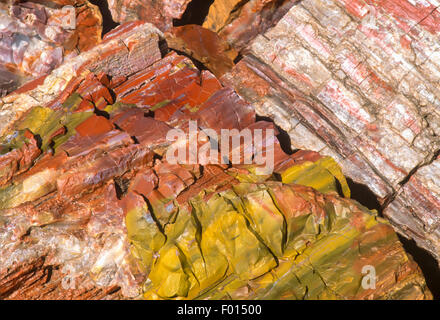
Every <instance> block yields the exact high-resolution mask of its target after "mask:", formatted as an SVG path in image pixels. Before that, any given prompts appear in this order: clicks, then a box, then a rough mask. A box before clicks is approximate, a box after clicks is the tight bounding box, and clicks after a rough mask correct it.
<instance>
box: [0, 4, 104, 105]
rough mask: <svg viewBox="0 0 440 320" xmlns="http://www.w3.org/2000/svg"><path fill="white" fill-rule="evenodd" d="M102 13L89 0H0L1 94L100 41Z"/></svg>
mask: <svg viewBox="0 0 440 320" xmlns="http://www.w3.org/2000/svg"><path fill="white" fill-rule="evenodd" d="M101 30H102V17H101V13H100V12H99V9H98V8H97V7H96V6H94V5H92V4H90V3H89V2H88V1H86V0H64V1H63V0H53V1H42V4H40V3H34V2H23V3H13V4H11V5H9V6H8V5H7V4H5V3H0V97H1V96H4V95H5V94H7V93H9V92H11V91H13V90H14V89H16V88H18V87H19V86H21V85H22V84H23V83H25V82H27V81H29V80H32V79H36V78H40V81H42V77H44V76H45V75H47V74H48V73H50V71H52V70H53V69H55V68H56V67H58V66H60V65H61V63H62V62H63V61H65V60H68V59H69V58H71V57H74V56H76V55H77V54H78V53H79V52H81V51H86V50H88V49H90V48H91V47H93V46H94V45H95V44H97V43H99V42H100V41H101Z"/></svg>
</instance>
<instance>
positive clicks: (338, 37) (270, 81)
mask: <svg viewBox="0 0 440 320" xmlns="http://www.w3.org/2000/svg"><path fill="white" fill-rule="evenodd" d="M437 6H438V4H437ZM439 26H440V11H439V9H437V7H436V2H435V1H417V2H412V1H404V0H394V1H345V0H335V1H325V0H304V1H301V2H299V3H296V4H295V5H294V6H293V7H292V8H291V9H290V11H289V12H288V13H287V14H286V15H285V16H284V17H283V18H282V19H281V20H280V21H279V23H278V24H277V25H276V26H275V27H274V28H272V29H270V30H269V31H267V32H266V33H265V34H264V35H259V36H257V38H255V39H254V40H253V41H252V42H251V43H250V44H248V46H247V47H246V49H245V54H244V57H243V59H242V60H241V61H240V62H239V63H238V64H237V65H236V66H235V67H234V70H232V71H231V72H230V73H229V74H227V75H225V76H224V77H223V82H224V83H226V84H229V85H232V86H234V88H235V89H236V90H237V92H238V93H239V94H240V95H241V96H242V97H244V98H245V99H246V100H247V101H248V102H251V103H252V104H253V105H254V106H255V108H256V110H257V112H258V113H259V114H260V115H263V116H269V117H271V118H273V119H275V122H276V123H277V124H278V125H279V126H280V127H281V128H283V129H284V130H286V131H287V132H288V133H289V135H290V138H291V142H292V146H293V148H298V149H308V150H313V151H317V152H320V153H321V154H324V155H329V156H332V157H333V158H334V159H335V160H336V161H337V162H338V163H339V164H340V165H341V166H342V168H343V171H344V174H345V175H347V176H349V177H350V178H351V179H353V180H354V181H355V182H357V183H360V184H363V185H365V186H367V187H368V188H370V190H371V191H372V192H374V194H376V196H377V197H378V198H379V201H380V203H381V204H382V209H383V214H384V215H385V217H387V218H388V219H389V220H390V221H391V223H392V224H393V226H394V227H395V228H396V229H397V230H398V231H399V232H400V233H401V234H403V235H405V236H406V237H409V238H412V239H415V240H416V242H417V244H418V245H419V246H421V247H423V248H425V249H427V250H429V251H430V252H431V253H432V254H433V255H434V256H435V257H436V258H437V260H440V225H439V223H440V176H439V161H440V160H439V154H440V153H439V150H440V127H439V123H440V100H439V99H440V91H439V89H438V82H439V80H440V59H439V58H440V51H439V50H440V48H439V36H440V32H439V31H440V30H439Z"/></svg>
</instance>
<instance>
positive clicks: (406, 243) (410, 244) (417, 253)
mask: <svg viewBox="0 0 440 320" xmlns="http://www.w3.org/2000/svg"><path fill="white" fill-rule="evenodd" d="M397 235H398V237H399V240H400V242H401V243H402V245H403V248H404V249H405V251H406V252H407V253H409V254H410V255H411V256H412V257H413V258H414V261H415V262H416V263H417V264H418V265H419V267H420V269H421V270H422V273H423V275H424V277H425V281H426V285H427V286H428V288H429V290H431V293H432V295H433V296H434V299H435V300H440V267H439V265H438V263H437V260H435V258H434V257H433V256H432V255H431V254H430V253H429V252H428V251H426V250H425V249H422V248H420V247H419V246H417V244H416V242H415V241H414V240H409V239H407V238H405V237H403V236H401V235H399V234H397Z"/></svg>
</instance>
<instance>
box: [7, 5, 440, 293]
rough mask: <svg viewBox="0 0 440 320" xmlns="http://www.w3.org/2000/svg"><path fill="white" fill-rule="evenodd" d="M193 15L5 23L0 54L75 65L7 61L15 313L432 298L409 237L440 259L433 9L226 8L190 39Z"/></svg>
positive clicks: (89, 9) (118, 12)
mask: <svg viewBox="0 0 440 320" xmlns="http://www.w3.org/2000/svg"><path fill="white" fill-rule="evenodd" d="M196 2H197V1H195V0H193V1H190V0H169V1H147V0H142V1H108V9H109V10H110V12H111V14H112V16H113V20H114V21H116V22H121V23H122V24H121V25H120V26H118V27H117V28H115V29H113V30H112V31H110V32H109V33H107V34H106V35H105V36H104V37H103V38H102V40H101V23H102V21H101V15H100V13H99V12H98V11H97V8H96V7H94V6H93V5H90V4H89V3H88V2H86V1H75V2H74V3H75V4H76V7H75V8H76V9H75V15H76V19H77V21H82V23H81V24H79V25H78V26H82V28H83V29H81V30H82V31H78V30H76V31H73V32H74V33H72V32H71V31H70V30H67V31H66V30H65V29H64V28H62V27H61V22H56V23H53V24H52V23H49V22H48V21H51V19H55V17H57V15H58V14H60V13H61V12H62V11H60V10H62V6H64V5H69V4H72V3H73V2H72V1H70V0H69V1H67V0H66V1H62V0H58V1H51V2H50V4H49V2H48V1H38V2H35V3H34V2H32V3H25V2H14V3H11V4H10V5H12V7H10V8H8V9H7V10H6V6H4V7H1V8H0V14H5V17H7V19H9V20H8V21H13V22H14V21H15V22H14V23H12V24H8V25H7V28H11V26H13V27H14V28H16V29H14V30H15V31H13V32H12V31H11V32H12V33H11V32H9V33H7V36H3V37H2V38H0V45H3V44H4V48H5V49H4V50H3V49H1V50H0V57H3V56H2V54H3V53H5V54H4V56H8V55H10V54H9V53H8V52H13V53H14V54H18V53H17V52H21V51H20V50H18V51H16V50H15V48H16V46H15V45H14V44H13V42H7V41H9V40H8V39H9V38H10V37H15V35H13V36H11V34H15V33H17V34H20V35H26V36H27V37H29V39H31V38H32V37H34V38H35V39H37V40H38V41H41V42H44V43H46V44H47V46H46V47H45V51H44V52H47V53H45V54H41V55H42V56H44V57H49V56H50V55H51V54H52V53H51V52H52V51H51V50H58V49H61V52H62V55H61V56H60V57H61V58H60V60H57V61H56V63H46V64H45V63H43V62H41V63H40V62H39V63H38V64H35V68H37V66H38V68H40V69H38V68H37V69H35V70H36V71H35V70H34V71H35V72H36V73H35V74H33V73H29V74H26V77H24V76H23V74H24V71H23V70H21V69H20V68H24V67H23V66H24V65H25V64H23V63H21V64H18V63H17V64H16V67H14V68H15V69H14V68H11V65H10V64H6V63H5V64H3V65H1V66H0V70H1V68H3V69H4V72H3V71H2V72H1V73H0V86H2V90H3V91H2V92H3V93H5V94H6V93H8V94H7V95H6V96H4V97H3V98H2V99H1V100H0V119H1V121H0V299H231V298H232V299H431V298H432V295H431V292H430V290H429V289H428V287H427V285H426V281H425V279H424V276H423V274H422V272H421V270H420V269H419V267H418V266H417V264H416V263H415V262H414V260H413V258H412V257H411V255H410V254H408V253H407V252H405V250H404V248H403V246H402V244H401V243H400V241H399V239H398V237H397V234H396V232H395V230H396V229H397V230H398V231H399V232H401V233H403V234H404V235H406V236H408V237H411V238H413V239H415V240H416V241H417V242H418V243H419V244H420V245H421V246H423V247H425V248H427V249H428V250H429V251H430V252H431V253H432V254H433V255H434V256H436V255H437V253H438V249H437V248H438V238H437V230H438V229H437V227H436V226H437V222H436V221H437V219H438V213H439V210H438V209H439V207H438V198H439V194H440V191H439V182H438V181H439V177H438V172H439V170H438V166H439V161H440V159H438V156H439V153H438V150H439V146H438V143H439V142H440V141H439V140H438V134H437V131H436V130H437V124H438V123H439V120H438V118H437V113H438V108H437V104H436V101H437V100H436V99H437V98H435V97H436V94H437V92H436V89H435V88H436V87H435V83H436V81H437V80H436V78H435V74H436V73H435V72H436V71H435V70H436V69H435V68H436V66H437V64H436V54H435V53H436V52H437V51H436V50H437V48H436V47H435V46H433V44H434V43H436V35H437V27H436V26H437V24H436V21H437V20H436V19H437V15H436V11H435V10H433V8H432V7H431V6H430V5H429V4H427V3H424V2H423V3H422V2H417V3H415V4H414V3H409V2H406V1H393V2H392V4H393V5H390V4H388V3H384V4H382V3H380V4H374V6H373V4H370V5H371V7H367V9H368V10H369V11H366V10H367V9H365V3H364V2H362V3H357V2H353V1H351V2H343V1H318V0H304V1H272V0H264V1H263V0H250V1H233V0H224V1H221V0H215V1H212V4H211V5H210V6H209V8H208V7H207V8H206V9H207V10H206V17H202V18H203V19H201V20H200V19H199V18H200V17H198V19H199V21H198V22H197V23H198V25H196V24H194V23H195V21H191V19H190V18H191V16H192V17H194V16H196V13H195V12H194V11H193V10H194V8H193V7H191V5H194V3H196ZM367 4H368V3H367ZM101 9H102V8H101ZM2 10H3V11H2ZM188 10H189V11H188ZM368 12H369V13H368ZM371 15H373V16H374V19H372V16H371ZM81 17H82V18H81ZM188 17H190V18H188ZM31 18H32V19H31ZM5 19H6V18H5ZM14 19H15V20H14ZM81 19H82V20H81ZM0 21H6V20H0ZM43 21H44V22H43ZM127 21H129V22H127ZM146 21H147V22H146ZM150 22H151V24H150ZM184 22H187V23H188V24H187V25H181V24H182V23H184ZM26 23H28V24H29V23H30V24H29V25H28V27H26V28H24V26H27V25H26ZM51 26H58V27H59V28H58V29H56V30H57V32H55V33H51V32H49V31H47V30H46V29H47V28H49V30H53V28H50V27H51ZM78 28H79V27H78ZM402 30H403V31H402ZM0 32H1V29H0ZM14 32H15V33H14ZM20 32H21V33H20ZM26 32H28V33H26ZM8 37H9V38H8ZM20 37H21V36H20ZM34 38H32V39H34ZM4 39H6V40H5V41H6V42H1V41H3V40H4ZM20 39H21V38H20ZM32 41H34V40H32ZM72 41H74V44H73V47H71V45H72ZM75 41H76V42H75ZM1 48H3V47H1ZM11 48H12V49H11ZM17 48H18V47H17ZM29 48H33V47H30V46H27V47H26V50H30V49H29ZM72 48H75V49H72ZM8 50H9V51H8ZM26 50H25V51H24V52H28V51H26ZM32 50H34V49H32ZM69 50H72V51H69ZM429 50H431V51H430V52H429ZM32 52H34V51H32ZM69 52H70V53H69ZM25 56H26V55H25V54H23V57H25ZM17 61H18V60H17ZM23 61H24V60H23ZM38 61H40V60H38ZM51 61H52V60H51ZM17 70H18V71H17ZM37 71H38V72H41V73H38V72H37ZM37 73H38V74H37ZM29 79H34V80H33V81H30V82H27V80H29ZM25 81H26V84H25V85H23V86H20V87H19V88H18V89H16V90H15V88H16V87H17V86H18V85H19V84H21V83H23V82H25ZM194 123H195V128H196V130H197V131H198V133H199V134H200V136H199V139H198V140H196V142H195V143H194V144H192V143H191V142H190V141H189V140H191V138H190V137H191V134H192V133H191V130H192V129H191V128H192V124H194ZM209 129H211V130H210V131H211V132H214V133H216V134H217V135H218V137H217V138H216V139H213V138H211V137H208V136H207V135H206V132H208V131H209ZM222 129H228V130H235V131H232V132H234V133H233V134H232V137H230V138H231V140H234V139H235V141H238V145H237V146H235V148H233V149H231V150H228V151H227V152H226V154H221V155H220V156H219V155H216V157H217V158H216V157H214V160H219V161H217V162H216V161H214V163H212V162H207V161H205V160H206V159H205V160H200V158H197V156H196V155H200V154H201V153H202V150H205V151H206V147H212V145H213V144H214V145H215V144H217V145H218V148H219V150H220V149H222V147H223V146H225V145H229V142H230V141H229V137H227V138H224V137H222V136H221V135H220V132H221V131H222ZM176 130H177V131H178V132H180V133H182V134H183V135H184V137H186V138H188V139H189V140H183V142H182V141H180V142H179V146H182V145H183V146H184V149H185V150H186V151H188V152H185V153H184V156H183V161H181V162H178V163H175V162H173V161H171V158H170V156H169V154H170V153H169V152H170V150H174V149H173V148H174V147H175V144H174V143H173V140H170V139H169V133H170V132H176ZM245 131H246V132H249V133H250V134H251V136H252V137H254V138H255V137H256V136H257V135H258V134H259V133H260V132H261V131H263V132H266V133H265V134H262V135H261V137H260V142H259V144H258V146H257V145H252V146H249V145H248V144H246V139H241V138H240V134H241V133H242V132H245ZM269 132H274V134H275V136H271V135H269V134H268V133H269ZM286 137H287V138H289V137H290V141H286ZM287 140H289V139H287ZM254 141H256V140H254ZM237 151H240V152H247V153H248V156H250V159H251V160H255V159H258V158H260V157H262V156H266V158H267V157H268V156H269V155H270V154H271V152H272V151H273V170H271V171H269V172H265V173H264V174H261V172H262V171H261V170H262V168H263V165H261V164H259V165H258V164H256V163H255V161H251V162H252V164H249V163H247V164H245V163H244V159H245V158H246V156H244V154H243V155H242V154H241V153H240V152H239V157H238V158H239V160H240V161H239V162H238V163H237V162H234V160H233V159H234V156H235V153H236V152H237ZM402 155H403V156H402ZM193 157H195V159H196V160H195V161H190V159H192V158H193ZM225 159H226V160H228V161H226V162H224V160H225ZM180 160H182V159H180ZM220 160H222V161H223V162H222V161H220ZM347 177H348V178H350V179H351V180H353V181H355V182H357V183H361V184H364V185H366V187H367V188H369V189H370V190H371V192H372V193H373V194H374V195H375V196H377V198H378V201H379V206H382V208H376V209H383V213H384V215H383V216H382V215H381V214H380V212H378V211H377V210H371V209H373V208H372V207H370V208H367V207H365V206H363V205H361V204H360V203H359V202H357V201H356V200H354V199H351V198H352V190H351V185H350V183H348V182H347ZM374 195H373V196H374ZM359 200H361V199H359ZM387 218H388V219H389V220H390V222H391V223H390V222H389V221H388V220H386V219H387Z"/></svg>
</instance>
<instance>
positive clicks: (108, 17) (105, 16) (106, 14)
mask: <svg viewBox="0 0 440 320" xmlns="http://www.w3.org/2000/svg"><path fill="white" fill-rule="evenodd" d="M90 3H92V4H94V5H95V6H97V7H98V8H99V11H101V15H102V36H104V35H105V34H106V33H108V32H109V31H111V30H113V29H114V28H116V27H117V26H119V23H117V22H115V21H113V18H112V14H111V12H110V10H109V8H108V3H107V1H105V0H90Z"/></svg>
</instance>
